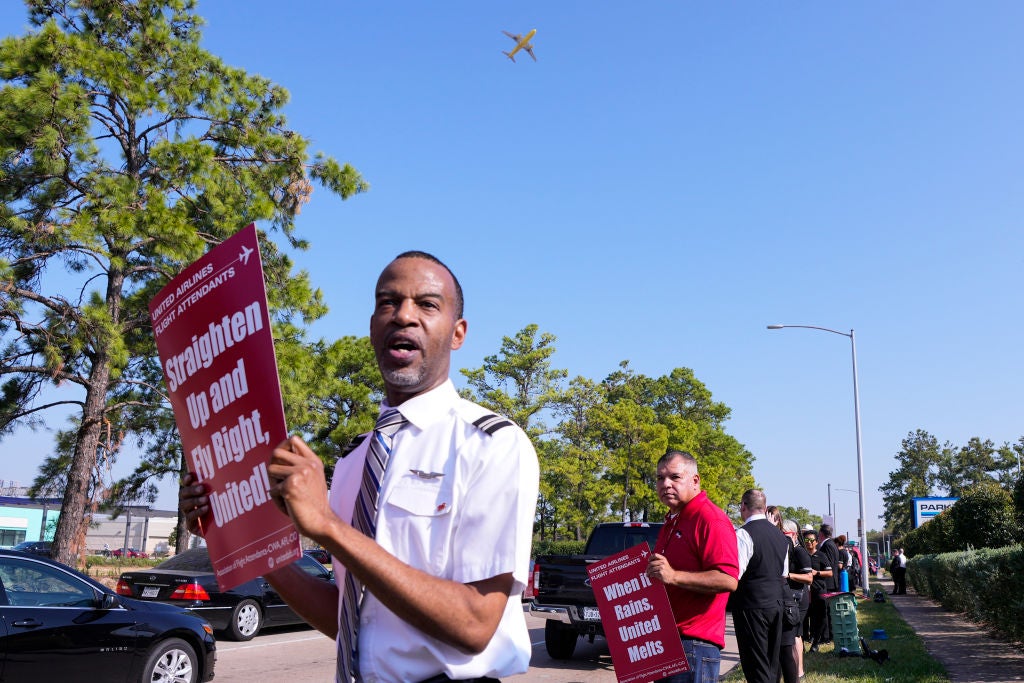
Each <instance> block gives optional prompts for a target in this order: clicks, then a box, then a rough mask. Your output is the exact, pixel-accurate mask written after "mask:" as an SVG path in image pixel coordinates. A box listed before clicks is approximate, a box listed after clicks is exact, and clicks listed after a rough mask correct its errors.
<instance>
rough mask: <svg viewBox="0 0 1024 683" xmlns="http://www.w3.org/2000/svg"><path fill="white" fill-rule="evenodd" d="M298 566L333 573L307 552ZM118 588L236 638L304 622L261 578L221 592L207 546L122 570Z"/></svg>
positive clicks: (321, 575) (325, 575) (325, 574)
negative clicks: (188, 612)
mask: <svg viewBox="0 0 1024 683" xmlns="http://www.w3.org/2000/svg"><path fill="white" fill-rule="evenodd" d="M296 566H298V567H301V568H302V569H303V570H304V571H306V572H308V573H309V574H312V575H313V576H315V577H317V578H318V579H322V580H324V581H334V578H333V575H332V572H331V571H329V570H328V569H326V568H325V567H324V566H323V565H322V564H320V563H319V562H317V561H316V560H314V559H312V558H310V557H308V556H306V555H303V556H302V557H300V558H299V559H298V560H296ZM117 592H118V593H119V594H120V595H127V596H131V597H133V598H139V599H141V600H155V601H159V602H164V603H167V604H170V605H176V606H178V607H186V608H188V609H190V610H192V611H193V612H195V613H196V614H199V615H201V616H202V617H203V618H204V619H206V620H207V621H209V622H210V623H211V624H213V628H214V629H217V630H219V631H224V632H226V633H227V635H228V636H229V637H230V638H231V639H233V640H250V639H251V638H252V637H253V636H255V635H256V634H257V633H259V632H260V629H261V628H263V627H264V626H286V625H290V624H303V623H305V622H304V621H303V619H302V617H300V616H299V615H297V614H296V613H295V612H294V611H292V608H291V607H289V606H288V603H286V602H285V601H284V599H283V598H281V596H280V595H278V594H277V591H275V590H274V588H273V587H272V586H271V585H270V584H269V583H267V581H266V580H265V579H263V577H259V578H256V579H253V580H251V581H246V582H245V583H243V584H242V585H240V586H236V587H235V588H232V589H231V590H228V591H221V589H220V588H219V587H218V586H217V578H216V576H215V575H214V573H213V563H212V562H211V561H210V553H209V552H208V551H207V549H206V548H193V549H192V550H186V551H185V552H183V553H180V554H178V555H175V556H174V557H171V558H169V559H167V560H165V561H163V562H161V563H160V564H158V565H157V566H156V567H154V568H152V569H144V570H137V571H130V572H124V573H123V574H121V578H120V579H119V580H118V582H117Z"/></svg>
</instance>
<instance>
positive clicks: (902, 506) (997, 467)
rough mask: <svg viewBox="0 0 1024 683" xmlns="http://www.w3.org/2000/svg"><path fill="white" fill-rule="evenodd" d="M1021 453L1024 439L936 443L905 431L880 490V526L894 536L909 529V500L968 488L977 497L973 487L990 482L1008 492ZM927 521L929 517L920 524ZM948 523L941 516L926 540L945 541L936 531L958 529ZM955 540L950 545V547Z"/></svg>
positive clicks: (963, 491)
mask: <svg viewBox="0 0 1024 683" xmlns="http://www.w3.org/2000/svg"><path fill="white" fill-rule="evenodd" d="M1022 454H1024V437H1021V438H1020V439H1019V440H1018V441H1017V442H1016V443H1013V444H1010V443H1004V444H1003V445H1002V446H1000V447H996V445H995V444H994V443H993V442H992V441H991V440H990V439H981V438H979V437H972V438H971V439H970V440H968V442H967V444H966V445H964V446H962V447H960V448H957V447H955V446H954V445H953V444H952V443H950V442H948V441H947V442H945V443H943V444H940V443H939V441H938V439H936V438H935V437H934V436H932V435H931V434H929V433H928V432H926V431H924V430H922V429H918V430H916V431H914V432H911V433H910V434H908V435H907V438H905V439H904V440H903V443H902V448H901V449H900V452H899V453H897V454H896V461H897V463H898V464H899V467H897V469H896V470H894V471H892V472H890V473H889V480H888V481H887V482H886V483H885V484H884V485H883V486H882V489H881V491H882V495H883V500H884V501H885V523H886V527H887V528H888V529H890V530H891V531H892V533H893V534H894V535H895V536H897V537H901V536H904V535H905V534H907V533H909V532H910V531H911V530H912V529H913V518H912V514H913V499H914V498H923V497H928V496H941V497H951V498H961V499H962V498H963V497H964V496H966V495H967V494H968V493H969V492H973V493H972V495H979V494H978V491H987V490H991V489H992V487H993V486H994V487H995V488H1000V489H1002V490H1003V492H1004V493H1006V495H1011V493H1012V491H1013V489H1014V486H1015V485H1016V482H1017V481H1018V476H1019V475H1018V472H1019V468H1020V461H1019V460H1018V458H1019V457H1020V456H1021V455H1022ZM957 505H958V506H959V505H960V504H959V503H957ZM966 507H968V506H961V512H960V513H958V514H965V513H963V509H965V508H966ZM1018 508H1019V506H1018ZM940 517H941V515H940ZM933 523H934V520H933V521H930V522H928V524H927V525H925V526H931V525H932V524H933ZM949 524H950V523H949V522H948V519H947V520H946V521H945V522H944V523H943V525H941V526H942V528H941V529H940V528H939V527H934V528H933V529H932V530H931V532H929V533H930V534H932V535H935V534H938V535H937V536H935V538H934V539H932V538H931V537H930V536H929V538H930V539H931V540H937V541H939V542H942V543H945V540H943V539H944V538H945V537H944V536H942V535H941V534H940V531H941V532H942V533H947V532H948V533H950V534H954V536H955V535H956V534H958V533H960V532H959V531H957V530H956V529H954V528H953V527H952V526H949ZM1000 524H1001V522H1000V523H996V522H995V521H993V528H999V529H1000V531H997V532H996V533H1001V532H1002V531H1001V526H1000ZM947 527H948V528H947ZM979 533H980V532H979ZM961 540H963V539H961ZM955 542H956V541H954V547H953V548H951V549H956V548H955ZM979 547H980V546H979Z"/></svg>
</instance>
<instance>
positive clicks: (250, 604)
mask: <svg viewBox="0 0 1024 683" xmlns="http://www.w3.org/2000/svg"><path fill="white" fill-rule="evenodd" d="M262 626H263V612H261V611H260V606H259V604H258V603H257V602H256V601H255V600H251V599H249V598H246V599H245V600H242V602H240V603H238V604H237V605H235V609H234V611H233V612H231V625H230V626H228V632H229V633H230V634H231V638H232V639H233V640H252V637H253V636H255V635H256V634H257V633H259V632H260V628H261V627H262Z"/></svg>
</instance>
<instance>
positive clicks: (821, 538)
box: [818, 524, 841, 593]
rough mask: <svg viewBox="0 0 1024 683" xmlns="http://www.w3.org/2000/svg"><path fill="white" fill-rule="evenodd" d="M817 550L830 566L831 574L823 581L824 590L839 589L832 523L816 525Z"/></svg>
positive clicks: (838, 564)
mask: <svg viewBox="0 0 1024 683" xmlns="http://www.w3.org/2000/svg"><path fill="white" fill-rule="evenodd" d="M818 552H819V553H821V554H822V555H824V556H825V559H826V560H828V565H829V566H830V567H832V574H831V575H830V576H829V578H828V580H827V581H825V588H826V590H825V592H826V593H834V592H836V591H838V590H839V567H840V564H841V563H840V558H839V547H838V546H837V545H836V542H835V541H834V540H832V525H831V524H822V525H821V526H820V527H818Z"/></svg>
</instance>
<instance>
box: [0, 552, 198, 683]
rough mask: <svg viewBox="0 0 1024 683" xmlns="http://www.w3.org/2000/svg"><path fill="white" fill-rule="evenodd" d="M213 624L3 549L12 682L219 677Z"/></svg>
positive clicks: (2, 633) (4, 625) (5, 673)
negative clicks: (215, 667)
mask: <svg viewBox="0 0 1024 683" xmlns="http://www.w3.org/2000/svg"><path fill="white" fill-rule="evenodd" d="M215 661H216V653H215V644H214V639H213V629H212V628H211V627H210V625H209V624H208V623H206V622H205V621H204V620H203V619H201V618H199V617H198V616H196V615H195V614H192V613H190V612H188V611H187V610H183V609H181V608H180V607H171V606H169V605H158V604H152V603H146V602H141V601H139V600H132V599H130V598H123V597H121V596H118V595H116V594H114V593H113V592H112V591H111V590H110V589H109V588H106V587H105V586H104V585H103V584H101V583H99V582H98V581H94V580H93V579H90V578H89V577H87V576H84V575H82V574H80V573H78V572H77V571H75V570H74V569H71V568H70V567H67V566H65V565H63V564H61V563H59V562H55V561H53V560H50V559H48V558H43V557H40V556H38V555H30V554H27V553H22V552H18V551H14V550H0V676H2V679H3V680H5V681H75V680H82V679H83V677H88V678H89V679H91V680H96V681H123V682H124V683H129V682H132V683H134V682H137V681H138V682H141V681H145V682H146V683H149V682H151V681H167V682H170V681H174V682H176V683H197V682H198V681H209V680H210V679H212V678H213V667H214V662H215Z"/></svg>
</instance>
